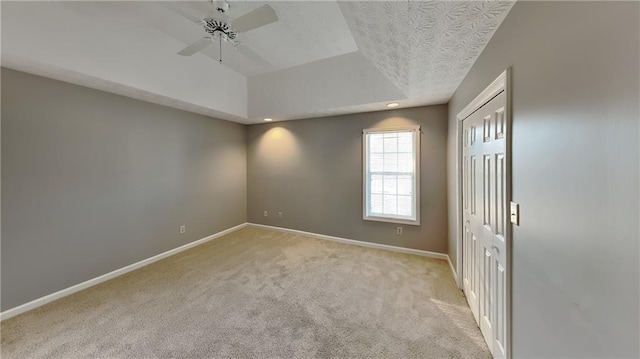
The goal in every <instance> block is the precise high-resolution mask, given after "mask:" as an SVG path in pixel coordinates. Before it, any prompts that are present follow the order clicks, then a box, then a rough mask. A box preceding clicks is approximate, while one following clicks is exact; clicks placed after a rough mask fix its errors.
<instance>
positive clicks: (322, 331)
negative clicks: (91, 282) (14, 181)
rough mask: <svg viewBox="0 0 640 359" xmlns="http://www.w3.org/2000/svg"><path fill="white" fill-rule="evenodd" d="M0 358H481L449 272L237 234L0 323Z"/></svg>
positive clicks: (403, 258)
mask: <svg viewBox="0 0 640 359" xmlns="http://www.w3.org/2000/svg"><path fill="white" fill-rule="evenodd" d="M1 330H2V331H1V336H2V342H1V354H2V358H5V359H9V358H490V357H491V354H490V353H489V351H488V349H487V346H486V345H485V343H484V341H483V339H482V336H481V334H480V331H479V329H478V327H477V326H476V324H475V321H474V319H473V317H472V314H471V311H470V309H469V307H468V306H467V304H466V302H465V299H464V297H463V295H462V292H461V291H460V290H459V289H458V288H457V287H456V286H455V283H454V281H453V277H452V275H451V273H450V269H449V267H448V264H447V263H446V262H445V261H443V260H436V259H429V258H424V257H418V256H413V255H407V254H400V253H393V252H387V251H382V250H377V249H370V248H363V247H358V246H351V245H346V244H341V243H335V242H329V241H323V240H319V239H314V238H310V237H306V236H301V235H296V234H291V233H284V232H279V231H272V230H265V229H258V228H253V227H248V228H244V229H241V230H238V231H236V232H233V233H231V234H228V235H226V236H224V237H221V238H219V239H216V240H214V241H211V242H208V243H206V244H203V245H200V246H198V247H195V248H192V249H190V250H188V251H185V252H182V253H180V254H177V255H174V256H172V257H169V258H166V259H164V260H161V261H159V262H156V263H154V264H151V265H149V266H146V267H144V268H141V269H139V270H136V271H134V272H130V273H128V274H126V275H124V276H121V277H118V278H115V279H113V280H110V281H108V282H105V283H102V284H100V285H97V286H94V287H91V288H89V289H86V290H84V291H81V292H78V293H76V294H73V295H71V296H68V297H65V298H62V299H60V300H58V301H56V302H53V303H50V304H47V305H45V306H43V307H40V308H38V309H35V310H33V311H30V312H27V313H24V314H22V315H19V316H16V317H14V318H10V319H8V320H5V321H3V322H2V324H1Z"/></svg>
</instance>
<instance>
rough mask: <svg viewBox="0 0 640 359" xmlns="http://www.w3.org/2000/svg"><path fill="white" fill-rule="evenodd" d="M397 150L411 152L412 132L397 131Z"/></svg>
mask: <svg viewBox="0 0 640 359" xmlns="http://www.w3.org/2000/svg"><path fill="white" fill-rule="evenodd" d="M398 152H413V132H400V133H398Z"/></svg>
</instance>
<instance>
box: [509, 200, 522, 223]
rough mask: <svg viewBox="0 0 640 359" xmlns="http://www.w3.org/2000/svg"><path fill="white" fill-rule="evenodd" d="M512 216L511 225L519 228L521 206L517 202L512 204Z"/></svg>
mask: <svg viewBox="0 0 640 359" xmlns="http://www.w3.org/2000/svg"><path fill="white" fill-rule="evenodd" d="M510 216H511V223H513V224H515V225H516V226H519V225H520V205H519V204H517V203H515V202H511V210H510Z"/></svg>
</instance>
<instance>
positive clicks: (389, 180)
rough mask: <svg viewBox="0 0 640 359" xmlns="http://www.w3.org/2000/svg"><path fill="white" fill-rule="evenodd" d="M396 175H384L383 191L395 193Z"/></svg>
mask: <svg viewBox="0 0 640 359" xmlns="http://www.w3.org/2000/svg"><path fill="white" fill-rule="evenodd" d="M396 191H397V187H396V176H395V175H394V176H384V193H385V194H396Z"/></svg>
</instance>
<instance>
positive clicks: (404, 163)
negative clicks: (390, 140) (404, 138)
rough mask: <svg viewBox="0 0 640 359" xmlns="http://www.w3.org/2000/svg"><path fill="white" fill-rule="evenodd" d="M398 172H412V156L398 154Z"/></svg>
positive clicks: (409, 154) (410, 154)
mask: <svg viewBox="0 0 640 359" xmlns="http://www.w3.org/2000/svg"><path fill="white" fill-rule="evenodd" d="M398 172H413V154H412V153H399V154H398Z"/></svg>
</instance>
